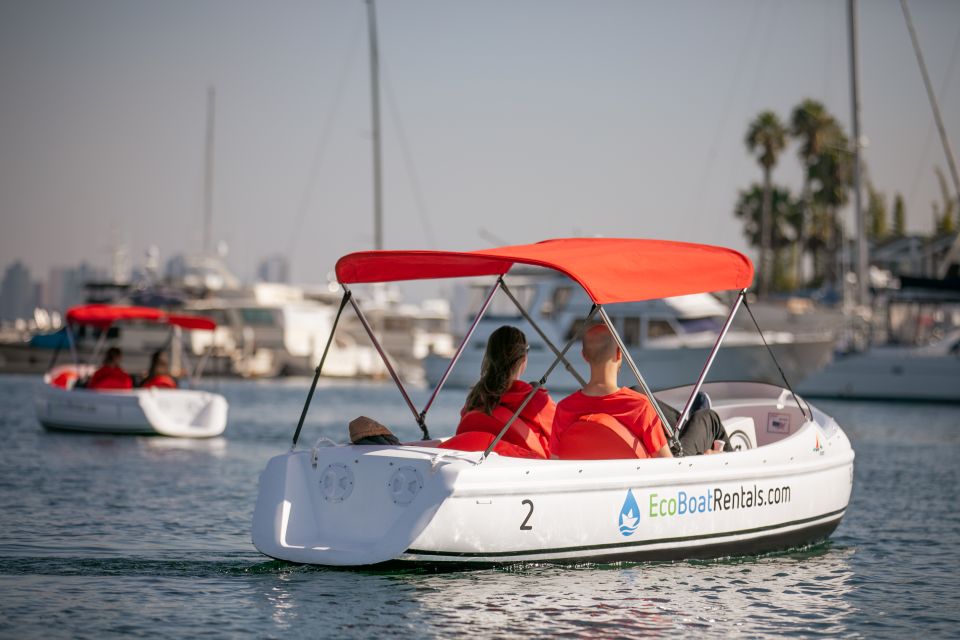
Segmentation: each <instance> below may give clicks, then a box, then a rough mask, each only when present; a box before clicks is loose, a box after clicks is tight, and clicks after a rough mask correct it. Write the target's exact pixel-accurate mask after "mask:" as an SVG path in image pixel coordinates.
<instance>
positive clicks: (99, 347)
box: [90, 325, 113, 365]
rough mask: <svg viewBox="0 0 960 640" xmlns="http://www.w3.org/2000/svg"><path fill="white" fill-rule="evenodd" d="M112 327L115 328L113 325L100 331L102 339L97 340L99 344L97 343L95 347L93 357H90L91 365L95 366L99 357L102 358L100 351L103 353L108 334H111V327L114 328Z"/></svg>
mask: <svg viewBox="0 0 960 640" xmlns="http://www.w3.org/2000/svg"><path fill="white" fill-rule="evenodd" d="M112 326H113V325H109V326H107V327H104V328H103V329H102V330H101V331H100V337H99V338H97V343H96V345H95V346H94V347H93V355H92V356H90V360H91V362H90V364H94V365H95V364H96V362H97V360H98V359H99V357H100V351H101V350H102V349H103V347H104V346H105V345H106V344H107V334H108V333H110V327H112Z"/></svg>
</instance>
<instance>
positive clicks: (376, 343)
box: [344, 287, 430, 440]
mask: <svg viewBox="0 0 960 640" xmlns="http://www.w3.org/2000/svg"><path fill="white" fill-rule="evenodd" d="M344 289H346V287H344ZM350 304H351V305H352V306H353V310H354V311H356V312H357V317H358V318H360V324H362V325H363V328H364V329H365V330H366V332H367V335H368V336H370V340H371V341H373V347H374V349H376V350H377V353H379V354H380V359H381V360H383V364H385V365H387V371H388V372H389V373H390V377H391V378H393V381H394V382H395V383H396V385H397V388H398V389H400V394H401V395H402V396H403V399H404V400H405V401H406V403H407V406H408V407H409V408H410V412H411V413H412V414H413V419H414V420H416V421H417V424H418V425H420V430H421V431H423V439H424V440H429V439H430V432H429V431H428V430H427V423H426V421H425V420H424V418H423V417H422V416H421V414H420V413H418V412H417V407H416V406H414V404H413V401H412V400H410V396H409V395H407V390H406V389H405V388H404V386H403V382H401V381H400V376H398V375H397V372H396V370H395V369H394V368H393V364H391V363H390V358H389V357H388V356H387V353H386V352H385V351H384V350H383V347H381V346H380V341H379V340H377V336H376V335H375V334H374V332H373V328H372V327H371V326H370V323H369V322H367V317H366V316H365V315H363V311H361V310H360V307H359V305H357V301H356V300H354V299H353V298H352V297H351V298H350Z"/></svg>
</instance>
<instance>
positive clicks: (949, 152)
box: [900, 0, 960, 278]
mask: <svg viewBox="0 0 960 640" xmlns="http://www.w3.org/2000/svg"><path fill="white" fill-rule="evenodd" d="M900 8H901V9H903V19H904V20H906V22H907V30H908V31H909V32H910V42H911V43H913V53H914V54H915V55H916V56H917V64H918V65H920V74H921V75H922V76H923V86H925V87H926V88H927V99H928V100H929V101H930V109H931V110H932V111H933V119H934V121H935V122H936V123H937V131H938V132H939V134H940V144H941V145H943V154H944V155H945V156H946V158H947V166H948V167H949V168H950V177H951V178H952V179H953V189H954V195H955V196H956V198H957V202H958V203H960V176H958V175H957V162H956V160H954V157H953V149H951V148H950V138H948V137H947V130H946V128H945V127H944V126H943V118H942V117H940V105H939V104H938V103H937V95H936V94H935V93H934V92H933V84H932V83H931V82H930V74H929V73H927V63H926V62H924V61H923V52H922V51H921V50H920V40H919V39H918V38H917V31H916V29H914V28H913V18H911V17H910V8H909V7H908V6H907V0H900ZM958 255H960V234H957V237H956V238H955V239H954V241H953V246H952V247H950V250H949V251H948V252H947V255H946V256H945V257H944V259H943V262H942V263H941V265H940V267H939V269H938V273H937V275H938V276H940V277H941V278H945V277H946V276H947V270H948V269H949V268H950V263H951V262H952V261H953V260H954V259H955V258H956V257H957V256H958Z"/></svg>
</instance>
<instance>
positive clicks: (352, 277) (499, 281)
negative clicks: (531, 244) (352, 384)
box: [291, 248, 807, 464]
mask: <svg viewBox="0 0 960 640" xmlns="http://www.w3.org/2000/svg"><path fill="white" fill-rule="evenodd" d="M508 249H509V248H508ZM498 251H500V250H490V251H489V252H474V253H461V254H454V253H450V252H433V253H442V254H443V256H444V257H447V258H449V257H450V256H462V257H463V258H464V260H469V259H471V258H476V257H477V256H482V257H484V258H492V259H493V260H494V261H500V262H502V263H503V264H502V270H500V271H499V272H491V271H487V272H485V273H475V274H473V275H496V281H495V283H494V285H493V287H492V288H491V289H490V292H489V293H488V294H487V297H486V298H485V300H484V302H483V304H482V306H481V308H480V310H479V311H478V312H477V314H476V317H475V318H474V320H473V322H472V324H471V326H470V328H469V330H468V331H467V332H466V334H465V335H464V338H463V340H462V341H461V342H460V345H459V346H458V348H457V351H456V352H455V353H454V355H453V357H452V358H451V360H450V363H449V364H448V365H447V368H446V369H445V371H444V373H443V375H442V376H441V378H440V380H439V382H438V383H437V385H436V387H435V388H434V390H433V392H432V393H431V395H430V398H429V399H428V400H427V402H426V404H425V405H424V408H423V410H422V411H419V412H418V411H417V408H416V406H415V405H414V404H413V401H412V400H411V399H410V395H409V394H408V393H407V391H406V388H405V387H404V385H403V382H402V381H401V380H400V377H399V375H398V374H397V372H396V370H395V369H394V367H393V364H392V363H391V361H390V358H389V356H388V354H387V353H386V351H385V350H384V348H383V346H382V345H381V344H380V341H379V339H378V338H377V336H376V333H375V332H374V330H373V328H372V327H371V325H370V323H369V321H368V320H367V318H366V316H365V315H364V313H363V311H362V310H361V309H360V306H359V305H358V304H357V302H356V300H355V299H354V298H353V295H352V293H351V291H350V290H349V289H348V288H347V282H368V283H373V282H378V281H379V280H373V279H369V274H367V275H364V274H359V275H358V274H357V273H355V272H352V271H350V270H349V269H351V268H356V267H355V265H349V266H348V268H347V269H348V270H347V271H346V273H347V274H348V275H349V277H343V274H342V273H341V271H340V266H341V263H342V262H343V261H344V259H345V258H350V257H352V256H353V255H354V254H351V256H345V258H341V259H340V261H338V263H337V273H338V279H339V280H340V284H341V286H342V287H343V290H344V296H343V299H342V300H341V303H340V309H339V310H338V312H337V316H336V319H335V320H334V323H333V328H332V330H331V332H330V337H329V339H328V341H327V345H326V347H325V349H324V352H323V356H322V357H321V359H320V364H319V365H318V366H317V369H316V371H315V375H314V379H313V383H312V385H311V387H310V391H309V393H308V395H307V400H306V402H305V404H304V407H303V411H302V413H301V416H300V421H299V423H298V424H297V429H296V431H295V433H294V436H293V444H292V446H291V450H293V449H294V448H295V447H296V445H297V441H298V439H299V435H300V432H301V429H302V428H303V423H304V419H305V417H306V414H307V410H308V408H309V406H310V403H311V400H312V398H313V395H314V391H315V389H316V385H317V381H318V379H319V377H320V373H321V371H322V368H323V363H324V361H325V360H326V357H327V353H328V350H329V348H330V345H331V343H332V341H333V337H334V334H335V332H336V329H337V323H338V322H339V320H340V316H341V314H342V313H343V309H344V307H345V306H346V304H347V302H349V303H350V304H351V306H352V307H353V309H354V312H355V313H356V314H357V317H358V318H359V320H360V322H361V324H362V325H363V327H364V330H365V331H366V332H367V335H368V336H369V338H370V340H371V342H372V343H373V346H374V348H375V349H376V351H377V353H378V354H379V355H380V358H381V359H382V360H383V362H384V364H385V365H386V367H387V371H388V372H389V373H390V376H391V378H393V381H394V383H395V384H396V385H397V388H398V389H399V390H400V393H401V395H402V396H403V399H404V401H405V402H406V404H407V407H408V408H409V409H410V412H411V413H412V414H413V417H414V420H415V421H416V422H417V424H418V425H419V426H420V429H421V430H422V432H423V435H424V440H429V439H430V434H429V431H428V428H427V424H426V416H427V412H428V411H429V410H430V408H431V406H432V405H433V402H434V401H435V400H436V398H437V396H438V394H439V393H440V390H441V389H442V388H443V386H444V384H445V383H446V381H447V379H448V378H449V375H450V372H451V370H452V369H453V367H454V366H456V364H457V362H458V361H459V360H460V357H461V355H462V354H463V351H464V349H465V348H466V345H467V344H468V342H469V341H470V339H471V338H472V337H473V334H474V332H475V331H476V328H477V326H478V324H479V322H480V320H481V319H482V318H483V317H484V315H485V314H486V312H487V310H488V309H489V307H490V304H491V302H492V300H493V297H494V296H495V295H496V293H497V291H499V290H503V292H504V294H505V295H506V296H507V297H508V298H509V299H510V301H511V302H512V303H513V304H514V306H515V307H516V308H517V309H518V311H519V312H520V314H521V316H522V317H523V318H524V319H525V320H526V321H527V322H528V323H529V324H530V326H531V327H533V328H534V330H535V331H536V332H537V333H538V334H539V335H540V337H541V339H542V340H543V341H544V344H546V345H547V346H548V347H549V348H550V349H551V351H553V353H554V356H555V358H554V360H553V362H552V363H551V364H550V366H549V367H548V368H547V370H546V371H545V372H544V374H543V375H542V376H541V377H540V378H539V379H538V380H537V381H536V382H534V383H533V384H532V385H531V390H530V392H529V393H528V394H527V395H526V397H525V398H524V399H523V401H522V403H521V404H520V406H519V407H518V408H517V410H516V411H514V413H513V414H512V415H511V417H510V419H509V420H508V421H507V422H506V424H504V426H503V427H502V428H501V430H500V431H499V433H498V434H497V435H496V437H495V438H494V440H493V441H492V442H491V443H490V445H489V446H488V447H487V448H486V450H485V451H484V452H483V456H482V457H481V459H480V462H482V461H483V460H486V459H487V457H488V456H489V455H490V453H491V452H492V451H493V448H494V447H495V446H496V445H497V443H499V442H500V441H501V440H502V438H503V436H504V435H505V434H506V433H507V431H508V430H509V429H510V427H511V426H512V424H513V423H514V422H515V421H516V419H517V418H518V417H519V415H520V413H521V412H522V411H523V409H524V408H525V407H526V406H527V404H528V403H529V402H530V400H531V399H532V398H533V396H534V395H535V394H536V392H537V391H538V390H539V389H541V388H543V386H544V385H545V384H546V382H547V378H548V377H549V376H550V374H551V373H552V372H553V370H554V369H555V368H556V366H557V365H558V364H560V363H561V362H563V363H564V366H565V368H566V369H567V371H568V372H569V373H570V374H571V375H572V376H573V377H574V378H576V379H577V381H578V382H579V383H580V384H581V386H585V385H586V382H585V381H584V380H583V378H582V376H580V374H579V373H578V372H577V370H576V369H575V368H574V367H573V366H572V365H571V364H570V362H569V360H567V358H566V354H567V352H568V351H569V350H570V348H571V347H572V346H573V344H574V343H575V342H576V341H578V340H580V339H581V338H582V336H583V334H584V332H585V331H586V330H587V328H588V326H589V325H590V323H591V321H592V320H593V318H594V316H596V315H597V314H599V315H600V318H601V320H602V322H603V324H604V325H605V326H606V327H607V328H608V329H609V331H610V333H611V335H612V336H613V338H614V340H615V341H616V343H617V346H618V347H619V349H620V351H621V353H622V355H623V357H624V359H626V361H627V364H628V365H629V367H630V369H631V372H632V373H633V374H634V376H635V377H636V379H637V382H638V383H639V385H640V387H641V388H642V390H643V392H644V393H645V394H646V396H647V398H649V400H650V402H651V404H652V405H653V407H654V410H655V411H656V413H657V416H658V417H659V419H660V421H661V424H662V425H663V429H664V431H665V433H666V435H667V437H668V439H669V441H670V444H671V449H672V450H673V451H674V452H675V453H676V454H677V455H682V454H683V450H682V445H681V443H680V435H679V434H680V431H681V430H682V428H683V426H684V425H685V424H686V422H687V421H688V420H689V417H690V414H691V408H692V406H693V402H694V400H695V398H696V396H697V394H698V393H699V391H700V389H701V388H702V386H703V383H704V381H705V380H706V377H707V375H708V373H709V372H710V369H711V368H712V366H713V363H714V360H715V359H716V356H717V353H718V351H719V349H720V346H721V345H722V343H723V340H724V338H725V337H726V336H727V333H728V332H729V329H730V326H731V325H732V323H733V319H734V317H735V316H736V313H737V311H738V310H739V308H740V306H741V304H743V306H746V307H747V309H748V311H749V306H748V305H747V304H746V292H747V287H745V286H744V287H741V288H740V289H739V291H738V293H737V296H736V298H735V300H734V302H733V304H732V305H731V309H730V312H729V314H728V315H727V318H726V320H725V322H724V324H723V327H722V328H721V331H720V333H719V335H718V336H717V339H716V341H715V343H714V345H713V347H712V349H711V351H710V354H709V356H708V357H707V361H706V363H705V364H704V366H703V368H702V370H701V372H700V375H699V377H698V378H697V380H696V382H695V384H694V385H693V388H692V390H691V393H690V396H689V397H688V398H687V400H686V402H685V404H684V407H683V411H682V412H681V413H680V417H679V418H678V420H677V423H676V425H671V424H670V422H669V421H668V420H667V418H666V415H665V414H664V411H663V409H662V407H661V406H660V403H659V401H658V400H657V398H656V396H655V395H654V393H653V391H652V390H651V389H650V386H649V385H648V384H647V382H646V380H645V379H644V377H643V375H642V374H641V373H640V369H639V367H637V364H636V362H635V361H634V359H633V356H632V355H631V354H630V351H629V349H627V347H626V345H625V344H624V342H623V339H622V338H621V336H620V334H619V332H618V331H617V330H616V327H615V326H614V324H613V322H612V320H611V319H610V316H609V315H608V314H607V312H606V310H605V309H604V304H602V303H600V302H598V300H597V298H596V297H594V295H593V294H592V293H591V291H590V290H589V289H588V287H587V286H586V284H585V283H584V282H583V281H582V280H581V279H579V278H577V277H575V276H574V275H573V274H571V273H570V272H569V271H567V270H565V269H563V268H561V267H559V266H557V265H556V264H547V263H540V264H539V265H538V266H541V267H547V268H552V269H554V270H557V271H560V272H561V273H563V274H564V275H567V276H568V277H571V278H572V279H573V280H575V281H576V282H578V283H579V284H580V285H581V287H583V288H584V289H585V290H586V291H587V293H588V295H590V298H591V300H592V301H593V305H592V307H591V309H590V312H589V313H588V315H587V317H586V320H585V321H584V322H583V323H582V324H581V325H580V326H579V327H578V328H577V330H576V331H575V332H574V334H573V335H572V336H571V337H570V339H569V340H568V341H567V342H566V344H565V345H564V347H563V349H558V348H557V346H556V345H555V344H553V342H552V341H550V339H549V338H548V336H547V335H546V334H545V333H544V332H543V330H542V329H541V328H540V326H539V325H538V324H537V322H536V321H535V320H534V319H533V317H531V315H530V314H529V313H528V312H527V310H526V309H525V308H524V306H523V305H522V304H521V303H520V301H519V300H518V299H517V298H516V296H514V295H513V292H512V291H511V290H510V288H509V287H508V286H507V283H506V281H505V279H504V276H505V275H506V273H507V272H508V271H509V270H510V268H511V267H512V266H513V265H514V264H518V263H526V264H537V263H536V262H532V261H530V260H529V259H527V258H523V259H517V258H513V257H511V256H505V255H503V254H498V253H497V252H498ZM382 253H391V252H382ZM400 253H404V252H400ZM413 253H417V252H413ZM420 253H431V252H420ZM484 254H485V255H484ZM738 255H739V254H738ZM741 257H742V256H741ZM744 260H746V259H745V258H744ZM748 265H749V261H748ZM474 268H475V265H474ZM487 268H489V265H488V267H487ZM498 268H499V267H498ZM752 273H753V272H752V268H751V269H750V271H749V274H750V276H751V277H752ZM457 275H460V276H462V275H466V274H461V273H457V274H449V273H448V274H446V275H440V274H437V277H456V276H457ZM738 277H739V276H738ZM394 279H403V278H394ZM414 279H416V277H414ZM750 316H751V318H752V319H753V322H754V325H755V326H756V328H757V331H758V332H759V333H760V337H761V340H763V343H764V345H765V346H766V347H767V351H768V353H769V354H770V356H771V358H772V359H773V362H774V364H775V365H776V366H777V369H778V370H779V372H780V375H781V377H782V378H783V381H784V383H785V384H786V385H787V388H788V389H789V390H790V391H791V393H793V389H792V388H790V383H789V382H788V381H787V379H786V375H785V374H784V373H783V369H782V368H781V367H780V363H779V362H778V361H777V359H776V356H775V355H774V354H773V351H772V349H770V347H769V345H767V343H766V338H765V337H764V336H763V332H762V330H761V329H760V326H759V324H757V321H756V318H754V317H753V313H752V312H750ZM793 396H794V400H795V401H796V403H797V406H798V407H800V410H801V412H802V413H805V414H806V413H807V412H805V411H804V409H803V407H802V406H801V405H800V400H799V398H798V397H797V396H796V394H795V393H793ZM478 464H479V463H478Z"/></svg>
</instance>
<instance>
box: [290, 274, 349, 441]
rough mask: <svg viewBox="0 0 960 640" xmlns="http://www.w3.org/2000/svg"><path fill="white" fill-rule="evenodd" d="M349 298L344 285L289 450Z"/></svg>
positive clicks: (298, 437) (300, 427) (303, 417)
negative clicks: (338, 306)
mask: <svg viewBox="0 0 960 640" xmlns="http://www.w3.org/2000/svg"><path fill="white" fill-rule="evenodd" d="M351 298H352V294H351V293H350V290H349V289H347V288H346V287H344V288H343V298H342V299H341V300H340V308H339V309H338V310H337V316H336V317H335V318H334V319H333V328H331V329H330V337H329V338H327V346H325V347H324V348H323V355H322V356H320V364H318V365H317V368H316V370H315V371H314V373H313V382H312V383H311V384H310V392H309V393H308V394H307V401H306V402H305V403H304V404H303V411H301V412H300V421H299V422H298V423H297V430H296V431H294V432H293V444H292V445H290V450H291V451H293V450H294V448H296V446H297V440H299V439H300V430H301V429H303V421H304V419H306V417H307V409H309V408H310V402H311V401H312V400H313V393H314V391H316V390H317V381H318V380H320V372H321V371H323V363H324V361H326V359H327V352H328V351H329V350H330V345H331V344H332V343H333V336H334V334H335V333H336V332H337V323H338V322H340V316H341V314H343V309H344V307H346V306H347V301H348V300H350V299H351Z"/></svg>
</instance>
